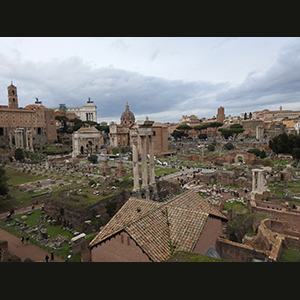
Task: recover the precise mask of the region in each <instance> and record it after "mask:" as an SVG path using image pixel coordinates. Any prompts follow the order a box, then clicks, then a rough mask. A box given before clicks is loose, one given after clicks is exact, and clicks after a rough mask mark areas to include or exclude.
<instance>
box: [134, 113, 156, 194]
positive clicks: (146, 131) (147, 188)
mask: <svg viewBox="0 0 300 300" xmlns="http://www.w3.org/2000/svg"><path fill="white" fill-rule="evenodd" d="M153 123H154V121H149V120H148V117H147V118H146V120H145V121H137V122H136V125H135V127H134V131H133V132H132V134H131V138H132V145H133V146H132V161H133V178H134V179H133V180H134V188H133V192H134V193H135V194H136V197H137V198H142V199H147V200H150V199H151V200H158V199H159V197H158V193H157V187H156V183H155V169H154V141H153V131H152V125H153ZM139 139H140V141H141V158H142V186H141V187H140V183H139V163H138V142H139ZM147 142H149V162H150V176H149V183H148V166H147Z"/></svg>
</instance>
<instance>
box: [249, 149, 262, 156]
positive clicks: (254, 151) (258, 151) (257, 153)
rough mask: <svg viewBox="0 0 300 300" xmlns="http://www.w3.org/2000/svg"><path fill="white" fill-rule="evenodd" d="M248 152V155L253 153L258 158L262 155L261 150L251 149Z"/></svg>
mask: <svg viewBox="0 0 300 300" xmlns="http://www.w3.org/2000/svg"><path fill="white" fill-rule="evenodd" d="M247 152H248V153H253V154H255V155H256V156H260V153H261V152H260V150H259V149H257V148H253V149H249V150H248V151H247Z"/></svg>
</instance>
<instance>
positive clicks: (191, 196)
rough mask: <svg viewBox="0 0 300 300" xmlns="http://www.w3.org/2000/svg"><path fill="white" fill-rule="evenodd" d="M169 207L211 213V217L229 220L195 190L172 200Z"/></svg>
mask: <svg viewBox="0 0 300 300" xmlns="http://www.w3.org/2000/svg"><path fill="white" fill-rule="evenodd" d="M169 205H172V206H179V207H184V208H192V209H197V210H201V211H204V212H207V213H209V214H210V215H213V216H216V217H220V218H222V219H224V220H227V218H226V217H225V216H224V215H223V214H222V213H221V212H219V211H218V210H217V209H216V208H214V207H213V206H212V205H211V204H210V203H209V202H207V201H206V200H205V199H203V198H202V197H200V196H199V194H198V193H196V192H195V191H193V190H188V191H187V192H185V193H182V194H180V195H179V196H177V197H176V198H174V199H173V200H171V201H170V202H169Z"/></svg>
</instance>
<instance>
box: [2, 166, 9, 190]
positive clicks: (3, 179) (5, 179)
mask: <svg viewBox="0 0 300 300" xmlns="http://www.w3.org/2000/svg"><path fill="white" fill-rule="evenodd" d="M7 180H8V177H7V176H6V172H5V170H4V169H3V168H2V167H0V195H3V196H4V195H7V193H8V191H9V188H8V185H7Z"/></svg>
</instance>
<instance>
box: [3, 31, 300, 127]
mask: <svg viewBox="0 0 300 300" xmlns="http://www.w3.org/2000/svg"><path fill="white" fill-rule="evenodd" d="M0 49H1V50H0V67H1V70H2V72H1V74H0V104H2V105H3V104H4V105H5V104H6V103H7V90H6V88H7V86H8V85H9V84H10V82H11V81H13V83H14V85H16V86H17V88H18V96H19V105H20V106H23V107H25V106H26V105H28V104H30V103H34V101H35V97H37V98H38V99H39V100H40V101H42V102H43V105H45V106H46V107H58V105H59V104H61V103H65V104H66V106H67V107H77V106H82V105H83V104H84V103H85V102H86V101H87V99H88V97H90V98H91V100H92V101H94V103H95V104H96V105H97V107H98V121H100V122H102V121H106V122H110V121H117V122H119V117H120V115H121V113H122V112H123V111H124V109H125V105H126V103H127V102H128V104H129V106H130V110H131V111H132V112H133V113H134V114H135V116H136V119H137V120H138V119H144V118H145V117H146V116H148V117H149V118H150V119H152V120H155V121H157V122H178V120H179V119H180V118H181V117H182V115H192V114H194V115H196V116H198V117H199V118H202V117H206V118H211V117H213V116H216V114H217V108H218V107H220V106H223V107H224V108H225V114H226V116H228V115H232V116H234V115H239V114H240V113H242V112H248V113H249V112H250V111H251V112H253V111H255V110H262V109H270V110H278V109H279V106H282V107H283V109H291V110H299V109H300V108H299V105H298V103H299V96H300V92H299V88H298V83H299V79H300V57H299V53H300V51H299V50H300V39H299V38H289V37H283V38H273V37H272V38H264V37H260V38H255V37H251V38H250V37H246V38H238V37H228V38H226V37H222V38H217V37H211V38H209V37H202V38H197V37H183V38H182V37H169V38H166V37H156V38H152V37H151V38H150V37H144V38H142V37H130V38H129V37H112V38H108V37H105V38H95V37H92V38H89V37H85V38H64V37H58V38H54V37H53V38H51V37H45V38H38V37H33V38H29V37H23V38H17V37H13V38H9V37H1V38H0Z"/></svg>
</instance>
